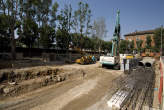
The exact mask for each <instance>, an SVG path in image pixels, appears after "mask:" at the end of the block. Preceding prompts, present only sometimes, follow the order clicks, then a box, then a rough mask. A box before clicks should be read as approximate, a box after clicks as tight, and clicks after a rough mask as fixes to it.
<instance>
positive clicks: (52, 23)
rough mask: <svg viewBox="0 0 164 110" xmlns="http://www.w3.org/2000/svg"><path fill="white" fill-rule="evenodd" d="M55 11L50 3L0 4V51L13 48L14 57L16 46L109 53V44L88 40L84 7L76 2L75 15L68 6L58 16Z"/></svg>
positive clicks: (15, 0)
mask: <svg viewBox="0 0 164 110" xmlns="http://www.w3.org/2000/svg"><path fill="white" fill-rule="evenodd" d="M2 1H3V2H2ZM58 7H59V4H58V3H57V2H54V4H52V0H0V49H1V48H4V49H5V48H6V47H7V48H8V47H9V46H10V45H9V44H12V45H11V46H10V47H12V53H13V54H14V52H15V47H16V45H17V46H21V47H28V48H34V47H36V45H37V46H38V47H42V48H52V47H53V45H54V44H56V46H57V48H58V49H66V50H68V49H69V46H70V45H71V46H73V47H77V48H81V49H85V50H93V51H98V50H99V49H100V50H103V51H106V52H109V51H110V50H111V45H112V43H111V42H107V41H103V40H101V37H99V36H97V37H96V35H94V37H89V36H90V34H91V28H92V26H91V10H90V8H89V5H88V4H87V3H83V2H79V4H78V9H77V10H75V11H74V13H72V12H73V11H72V7H71V5H69V4H66V5H65V6H64V8H62V9H61V11H59V12H58ZM103 23H104V24H103V26H105V22H103ZM101 28H103V27H101ZM15 35H16V36H17V37H16V36H15ZM103 36H104V35H103Z"/></svg>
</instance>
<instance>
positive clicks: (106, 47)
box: [102, 41, 112, 53]
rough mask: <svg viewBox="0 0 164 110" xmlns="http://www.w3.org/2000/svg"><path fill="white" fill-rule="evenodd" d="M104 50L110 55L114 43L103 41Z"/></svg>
mask: <svg viewBox="0 0 164 110" xmlns="http://www.w3.org/2000/svg"><path fill="white" fill-rule="evenodd" d="M102 50H103V51H105V52H106V53H110V52H111V50H112V42H111V41H103V42H102Z"/></svg>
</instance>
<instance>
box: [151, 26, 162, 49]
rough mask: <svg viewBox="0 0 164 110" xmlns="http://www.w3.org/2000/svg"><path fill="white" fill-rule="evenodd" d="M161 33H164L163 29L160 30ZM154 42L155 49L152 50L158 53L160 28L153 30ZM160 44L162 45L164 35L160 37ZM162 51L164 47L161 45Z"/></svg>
mask: <svg viewBox="0 0 164 110" xmlns="http://www.w3.org/2000/svg"><path fill="white" fill-rule="evenodd" d="M162 33H164V29H162ZM153 38H154V42H155V47H154V50H155V51H156V52H160V49H161V28H158V29H156V30H155V33H154V36H153ZM162 38H163V39H162V44H164V34H163V36H162ZM163 51H164V45H163Z"/></svg>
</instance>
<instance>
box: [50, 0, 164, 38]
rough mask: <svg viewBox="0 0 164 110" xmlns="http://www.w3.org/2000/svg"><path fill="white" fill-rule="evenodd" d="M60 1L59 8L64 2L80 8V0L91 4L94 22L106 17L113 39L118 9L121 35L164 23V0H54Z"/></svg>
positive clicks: (74, 7) (109, 34)
mask: <svg viewBox="0 0 164 110" xmlns="http://www.w3.org/2000/svg"><path fill="white" fill-rule="evenodd" d="M54 1H57V2H58V3H59V9H61V8H63V7H64V4H71V5H72V8H73V9H74V10H76V9H77V8H78V2H80V1H83V2H86V3H88V4H89V6H90V9H91V11H92V22H93V21H94V20H95V19H97V18H99V17H104V18H105V21H106V26H107V31H108V33H107V37H106V38H104V39H105V40H110V39H112V35H113V32H114V27H115V22H116V11H117V9H120V24H121V37H122V38H124V35H125V34H128V33H131V32H134V31H142V30H150V29H155V28H158V27H160V26H161V25H164V0H53V2H54Z"/></svg>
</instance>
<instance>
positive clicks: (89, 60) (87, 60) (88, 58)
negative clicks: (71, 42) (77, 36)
mask: <svg viewBox="0 0 164 110" xmlns="http://www.w3.org/2000/svg"><path fill="white" fill-rule="evenodd" d="M75 49H76V50H77V51H78V52H79V53H80V54H81V58H79V59H76V61H75V62H76V63H78V64H81V65H85V64H93V63H96V59H95V57H94V56H93V55H86V53H85V52H84V51H81V49H80V48H75Z"/></svg>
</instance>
